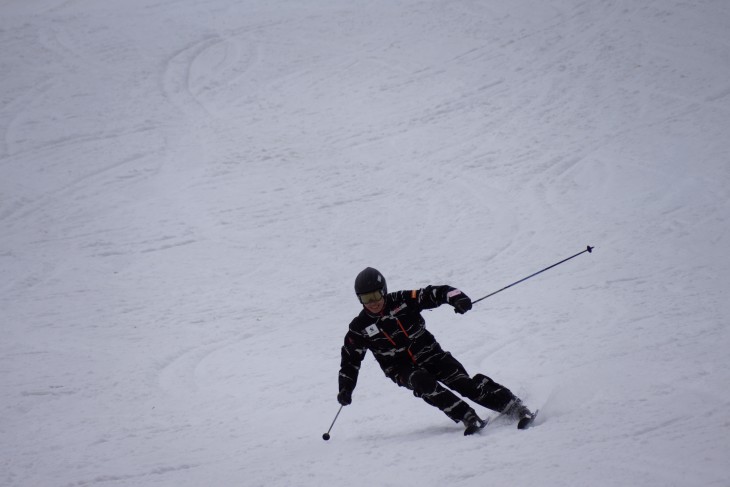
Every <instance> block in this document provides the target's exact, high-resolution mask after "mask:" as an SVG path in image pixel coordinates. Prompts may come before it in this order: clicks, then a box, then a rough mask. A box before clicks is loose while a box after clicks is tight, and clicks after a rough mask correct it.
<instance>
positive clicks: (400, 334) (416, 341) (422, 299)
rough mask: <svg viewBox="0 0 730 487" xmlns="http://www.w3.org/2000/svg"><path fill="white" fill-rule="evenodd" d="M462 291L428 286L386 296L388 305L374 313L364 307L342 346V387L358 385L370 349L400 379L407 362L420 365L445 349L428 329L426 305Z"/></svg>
mask: <svg viewBox="0 0 730 487" xmlns="http://www.w3.org/2000/svg"><path fill="white" fill-rule="evenodd" d="M459 294H460V291H458V290H457V289H455V288H453V287H451V286H428V287H425V288H423V289H416V290H413V291H397V292H394V293H389V294H387V295H386V296H385V307H384V308H383V310H382V312H381V313H380V314H379V315H377V316H375V315H372V314H370V313H369V312H368V311H367V310H366V309H365V308H363V310H362V311H361V312H360V314H359V315H357V317H355V319H354V320H352V322H351V323H350V327H349V330H348V331H347V334H346V335H345V344H344V345H343V346H342V360H341V361H340V376H339V386H340V390H347V391H349V392H352V391H353V390H354V389H355V385H357V376H358V373H359V372H360V364H361V363H362V360H363V358H365V354H366V352H367V351H368V350H370V351H371V352H372V353H373V355H374V356H375V359H376V360H377V361H378V364H380V368H381V369H383V372H385V375H386V376H388V377H390V378H391V379H393V381H395V382H397V377H396V374H397V372H398V370H399V368H401V367H403V366H404V365H414V364H415V365H418V364H422V363H424V362H425V361H427V360H428V359H429V358H430V357H433V356H434V355H437V354H439V353H443V350H442V349H441V346H440V345H439V344H438V342H437V341H436V339H435V338H434V336H433V335H432V334H431V333H430V332H429V331H428V330H426V321H425V320H424V319H423V316H421V311H423V310H424V309H432V308H436V307H438V306H441V305H442V304H447V303H449V304H450V303H451V301H450V299H451V298H452V297H455V296H457V295H459Z"/></svg>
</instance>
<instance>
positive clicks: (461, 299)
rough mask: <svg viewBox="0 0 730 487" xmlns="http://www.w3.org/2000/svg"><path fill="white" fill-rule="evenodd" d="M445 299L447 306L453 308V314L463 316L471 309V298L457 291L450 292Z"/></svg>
mask: <svg viewBox="0 0 730 487" xmlns="http://www.w3.org/2000/svg"><path fill="white" fill-rule="evenodd" d="M446 297H447V299H448V302H449V304H451V306H453V307H454V313H459V314H460V315H463V314H464V313H466V312H467V311H469V310H470V309H471V298H469V296H467V295H466V294H464V293H463V292H461V291H459V290H458V289H454V290H453V291H450V292H449V293H448V294H447V295H446Z"/></svg>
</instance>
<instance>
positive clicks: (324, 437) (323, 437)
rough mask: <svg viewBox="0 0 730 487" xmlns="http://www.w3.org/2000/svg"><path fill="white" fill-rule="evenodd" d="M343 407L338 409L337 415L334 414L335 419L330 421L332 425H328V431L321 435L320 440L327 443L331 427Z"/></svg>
mask: <svg viewBox="0 0 730 487" xmlns="http://www.w3.org/2000/svg"><path fill="white" fill-rule="evenodd" d="M343 407H344V406H340V409H338V410H337V414H335V419H333V420H332V424H331V425H330V429H328V430H327V433H325V434H323V435H322V439H323V440H324V441H327V440H329V439H330V431H332V427H333V426H334V425H335V421H337V416H339V415H340V411H342V408H343Z"/></svg>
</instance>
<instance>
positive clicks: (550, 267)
mask: <svg viewBox="0 0 730 487" xmlns="http://www.w3.org/2000/svg"><path fill="white" fill-rule="evenodd" d="M594 248H595V247H591V246H590V245H588V246H587V248H586V249H585V250H584V251H582V252H578V253H577V254H575V255H571V256H570V257H568V258H567V259H563V260H561V261H560V262H557V263H555V264H553V265H551V266H549V267H546V268H544V269H543V270H541V271H537V272H535V273H534V274H530V275H529V276H527V277H525V278H523V279H520V280H519V281H517V282H513V283H512V284H510V285H509V286H505V287H503V288H502V289H500V290H498V291H494V292H493V293H491V294H487V295H486V296H484V297H481V298H479V299H476V300H474V301H472V302H471V303H472V304H476V303H478V302H479V301H481V300H482V299H487V298H488V297H489V296H494V295H495V294H497V293H499V292H502V291H504V290H505V289H509V288H511V287H512V286H514V285H515V284H519V283H521V282H523V281H526V280H528V279H529V278H531V277H535V276H536V275H538V274H540V273H542V272H545V271H546V270H548V269H552V268H553V267H555V266H556V265H560V264H562V263H563V262H566V261H568V260H570V259H572V258H573V257H578V256H579V255H580V254H585V253H586V252H588V253H589V254H590V253H591V252H593V249H594Z"/></svg>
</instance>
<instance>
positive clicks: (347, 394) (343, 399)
mask: <svg viewBox="0 0 730 487" xmlns="http://www.w3.org/2000/svg"><path fill="white" fill-rule="evenodd" d="M337 402H339V403H340V404H342V405H343V406H348V405H350V404H352V392H351V391H348V390H347V389H342V390H341V391H340V393H339V394H337Z"/></svg>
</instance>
